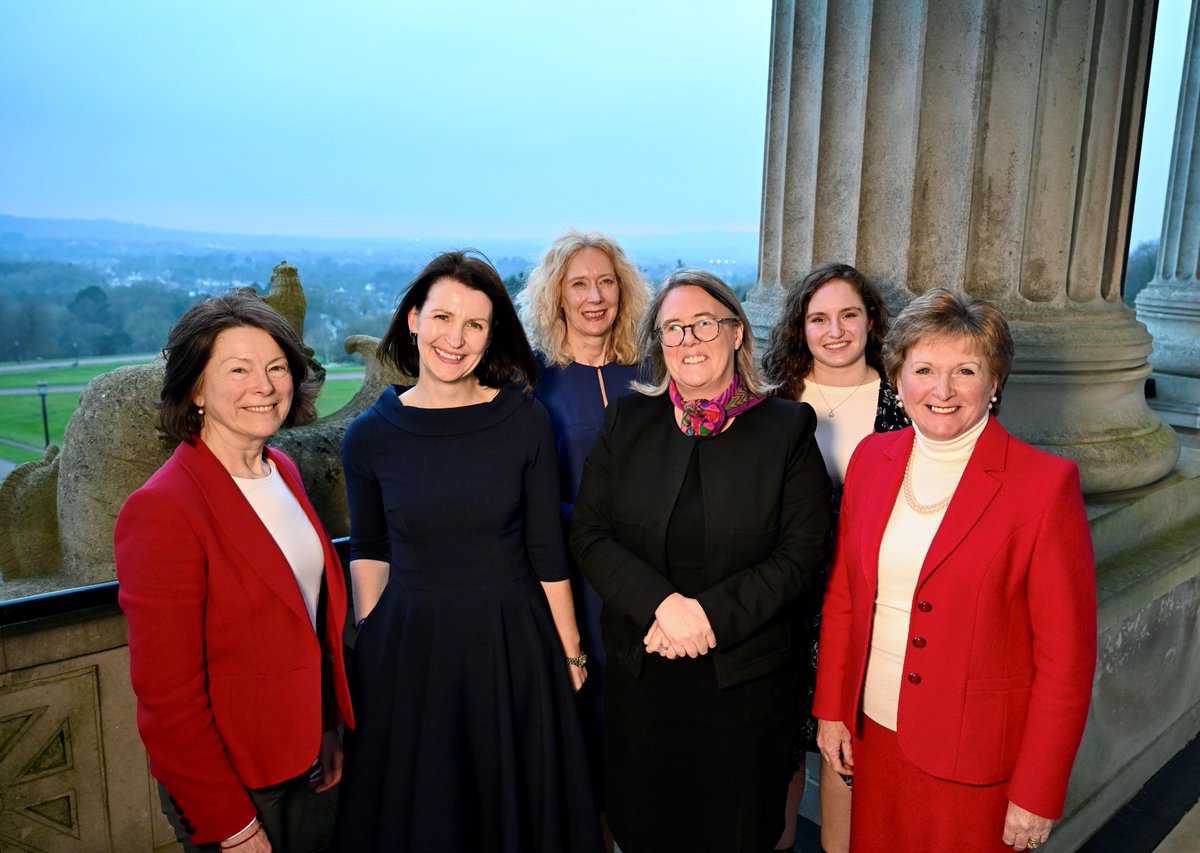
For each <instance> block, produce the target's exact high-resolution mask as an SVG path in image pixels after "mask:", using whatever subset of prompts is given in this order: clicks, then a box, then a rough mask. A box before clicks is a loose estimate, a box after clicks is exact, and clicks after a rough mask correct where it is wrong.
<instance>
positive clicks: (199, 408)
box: [196, 406, 204, 417]
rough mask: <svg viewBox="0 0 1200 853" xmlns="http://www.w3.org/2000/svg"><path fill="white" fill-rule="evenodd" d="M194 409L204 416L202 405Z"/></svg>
mask: <svg viewBox="0 0 1200 853" xmlns="http://www.w3.org/2000/svg"><path fill="white" fill-rule="evenodd" d="M196 409H197V410H198V411H199V412H200V417H204V407H203V406H197V407H196Z"/></svg>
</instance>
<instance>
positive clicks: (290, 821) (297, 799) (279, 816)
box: [158, 772, 313, 853]
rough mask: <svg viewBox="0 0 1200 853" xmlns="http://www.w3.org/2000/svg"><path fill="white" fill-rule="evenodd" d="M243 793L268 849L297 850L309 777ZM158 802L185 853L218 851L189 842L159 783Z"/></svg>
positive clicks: (278, 851)
mask: <svg viewBox="0 0 1200 853" xmlns="http://www.w3.org/2000/svg"><path fill="white" fill-rule="evenodd" d="M246 793H248V794H249V795H250V799H251V800H253V801H254V808H256V809H257V810H258V820H259V822H260V823H262V825H263V830H264V831H265V832H266V833H267V838H268V839H269V840H270V842H271V849H272V850H273V851H275V853H291V851H293V850H297V849H299V846H298V845H299V842H300V824H301V819H302V818H303V816H304V809H305V807H306V805H307V804H308V803H309V802H310V801H311V799H312V797H313V794H312V792H311V791H310V790H309V787H308V773H307V772H305V773H303V774H301V775H299V776H297V777H296V778H295V779H289V780H288V781H287V782H281V783H280V784H278V785H271V786H270V787H268V788H247V789H246ZM158 799H159V802H160V803H161V804H162V811H163V814H165V815H166V816H167V820H169V821H170V822H171V828H172V829H173V830H175V838H176V839H177V840H178V841H179V843H180V844H182V845H183V849H184V850H185V851H186V853H216V851H217V850H219V849H220V845H219V844H218V843H213V844H196V843H195V842H194V841H192V838H191V836H190V835H188V834H187V832H186V831H185V830H184V828H183V825H182V824H181V823H180V822H179V815H177V814H175V809H174V807H173V806H172V805H171V800H170V799H169V793H168V791H167V787H166V785H164V784H163V783H162V782H159V783H158Z"/></svg>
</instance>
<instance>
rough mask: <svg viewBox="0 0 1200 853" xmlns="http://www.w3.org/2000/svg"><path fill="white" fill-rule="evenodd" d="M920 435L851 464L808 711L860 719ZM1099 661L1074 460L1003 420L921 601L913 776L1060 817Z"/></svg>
mask: <svg viewBox="0 0 1200 853" xmlns="http://www.w3.org/2000/svg"><path fill="white" fill-rule="evenodd" d="M913 438H914V433H913V430H912V429H911V428H909V429H905V430H901V431H899V432H891V433H879V434H876V435H870V436H868V437H867V438H866V439H864V440H863V442H862V444H860V445H859V446H858V449H857V450H856V451H855V453H854V457H853V458H852V459H851V461H850V466H849V469H848V470H847V472H846V490H845V497H844V499H843V503H842V517H841V526H840V528H839V530H838V543H837V554H836V557H835V559H834V567H833V574H832V576H831V578H830V585H829V589H828V591H827V593H826V596H825V605H824V610H823V622H822V627H821V642H820V660H819V663H818V665H817V692H816V698H815V702H814V706H813V715H814V716H816V717H817V718H818V719H822V720H841V721H843V722H845V723H846V724H847V725H848V726H850V727H851V728H853V727H854V725H855V724H856V722H857V720H858V714H859V711H860V710H861V707H862V706H861V703H862V692H863V680H864V678H865V675H866V666H867V655H868V652H869V650H870V638H871V623H872V621H873V618H874V606H875V592H876V587H877V585H878V573H879V545H880V542H881V541H882V539H883V533H884V529H885V528H886V527H887V523H888V519H889V518H890V517H891V514H892V508H893V506H894V505H895V502H896V496H897V495H898V494H899V492H900V486H901V483H902V482H903V479H904V467H905V464H906V463H907V462H908V457H909V453H910V452H911V451H912V445H913ZM1095 666H1096V577H1095V558H1094V556H1093V553H1092V540H1091V533H1090V531H1089V529H1088V522H1087V516H1086V515H1085V514H1084V508H1083V496H1082V494H1081V493H1080V490H1079V473H1078V470H1077V469H1076V467H1075V465H1074V463H1072V462H1068V461H1066V460H1063V459H1060V458H1058V457H1056V456H1051V455H1050V454H1048V453H1043V452H1041V451H1039V450H1035V449H1034V448H1032V447H1030V446H1029V445H1028V444H1025V443H1024V442H1022V441H1019V440H1018V439H1016V438H1013V437H1012V436H1011V435H1009V434H1008V433H1007V432H1006V431H1005V429H1004V428H1003V427H1002V426H1000V424H999V423H998V422H997V421H996V420H995V419H994V418H993V419H992V420H990V421H989V422H988V424H987V426H986V427H985V428H984V431H983V433H982V434H981V435H980V437H979V441H978V443H977V444H976V445H975V450H974V451H973V453H972V455H971V458H970V460H969V461H968V463H967V467H966V470H965V471H964V472H963V476H962V480H961V481H960V483H959V486H958V489H957V491H956V492H955V495H954V499H953V500H952V501H951V503H950V506H949V507H948V508H947V510H946V515H945V518H944V519H943V521H942V524H941V527H940V528H939V529H938V532H937V534H936V536H935V537H934V539H933V542H932V544H931V545H930V548H929V553H928V554H927V555H926V558H925V563H924V565H923V566H922V568H921V573H920V576H919V578H918V580H917V587H916V591H915V593H914V594H913V603H912V616H911V618H910V621H909V642H908V644H907V653H906V655H905V661H904V667H905V672H906V673H907V674H908V677H907V678H906V679H905V680H904V682H903V683H902V684H901V687H900V704H899V709H898V717H897V720H898V723H897V735H898V737H899V741H900V747H901V749H903V751H904V754H905V755H906V756H907V757H908V759H909V760H910V761H912V762H913V764H915V765H916V766H917V767H920V768H921V769H922V770H924V771H925V772H927V773H929V774H931V775H933V776H936V777H938V778H941V779H948V780H950V781H953V782H962V783H966V784H972V785H986V784H992V783H997V782H1004V781H1007V783H1008V792H1007V793H1008V799H1009V800H1011V801H1012V802H1014V803H1016V804H1017V805H1019V806H1021V807H1022V808H1025V809H1028V810H1029V811H1031V812H1033V813H1034V814H1038V815H1041V816H1042V817H1046V818H1052V819H1053V818H1058V817H1060V816H1061V815H1062V808H1063V802H1064V800H1065V798H1066V790H1067V780H1068V777H1069V776H1070V773H1071V765H1072V764H1073V763H1074V761H1075V753H1076V751H1077V750H1078V748H1079V741H1080V738H1081V737H1082V736H1083V727H1084V723H1085V722H1086V719H1087V711H1088V704H1089V702H1090V699H1091V691H1092V675H1093V672H1094V670H1095Z"/></svg>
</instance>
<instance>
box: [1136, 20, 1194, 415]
mask: <svg viewBox="0 0 1200 853" xmlns="http://www.w3.org/2000/svg"><path fill="white" fill-rule="evenodd" d="M1198 30H1200V0H1192V15H1191V20H1190V22H1189V24H1188V35H1187V52H1186V53H1185V54H1184V57H1185V58H1184V65H1183V80H1182V82H1181V84H1180V87H1179V111H1178V113H1176V117H1175V144H1174V147H1173V149H1172V151H1171V177H1170V182H1169V183H1168V184H1167V203H1166V208H1165V210H1164V211H1163V229H1162V236H1161V237H1160V239H1159V243H1158V264H1157V266H1156V268H1155V274H1154V279H1153V280H1152V281H1151V282H1150V284H1148V285H1147V286H1146V288H1145V289H1144V290H1142V292H1141V293H1139V294H1138V298H1137V313H1138V318H1139V319H1140V320H1141V321H1142V322H1143V323H1145V324H1146V327H1147V328H1148V329H1149V330H1150V332H1151V333H1152V334H1153V335H1154V353H1153V354H1152V355H1151V356H1150V362H1151V364H1152V365H1153V366H1154V379H1155V387H1156V391H1157V395H1156V396H1155V398H1154V399H1153V400H1151V405H1152V406H1153V407H1154V408H1155V409H1156V410H1157V411H1158V412H1159V414H1160V415H1161V416H1162V418H1163V419H1164V420H1166V421H1167V422H1168V423H1173V424H1178V425H1180V426H1188V427H1192V428H1193V429H1195V428H1200V57H1198V56H1196V51H1197V50H1198V49H1200V39H1198Z"/></svg>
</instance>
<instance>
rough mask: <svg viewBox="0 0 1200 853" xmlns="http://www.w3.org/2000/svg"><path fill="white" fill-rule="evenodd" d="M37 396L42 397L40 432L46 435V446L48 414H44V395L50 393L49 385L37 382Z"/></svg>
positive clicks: (48, 434)
mask: <svg viewBox="0 0 1200 853" xmlns="http://www.w3.org/2000/svg"><path fill="white" fill-rule="evenodd" d="M37 391H38V396H39V397H41V398H42V433H43V434H44V435H45V436H46V446H47V447H49V446H50V416H49V415H47V414H46V395H47V394H49V393H50V386H48V385H47V384H46V383H45V382H39V383H38V384H37Z"/></svg>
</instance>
